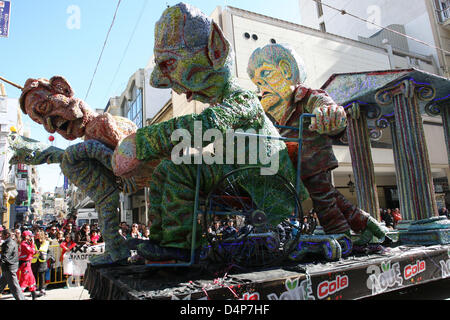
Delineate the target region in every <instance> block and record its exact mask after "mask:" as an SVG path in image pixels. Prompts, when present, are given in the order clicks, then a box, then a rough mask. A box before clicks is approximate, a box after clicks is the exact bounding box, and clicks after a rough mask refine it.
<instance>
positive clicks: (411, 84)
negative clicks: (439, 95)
mask: <svg viewBox="0 0 450 320" xmlns="http://www.w3.org/2000/svg"><path fill="white" fill-rule="evenodd" d="M396 95H404V96H405V97H406V98H413V97H414V96H416V97H417V98H418V99H419V100H422V101H431V100H432V99H433V98H434V97H435V95H436V90H435V89H434V88H433V87H432V86H431V85H429V84H427V83H419V82H416V81H414V79H412V78H407V79H403V80H401V81H399V82H396V83H395V84H393V85H390V86H387V87H384V88H383V89H381V90H378V91H377V92H376V93H375V101H376V102H377V103H378V104H379V105H382V106H384V105H389V104H392V102H393V98H394V96H396Z"/></svg>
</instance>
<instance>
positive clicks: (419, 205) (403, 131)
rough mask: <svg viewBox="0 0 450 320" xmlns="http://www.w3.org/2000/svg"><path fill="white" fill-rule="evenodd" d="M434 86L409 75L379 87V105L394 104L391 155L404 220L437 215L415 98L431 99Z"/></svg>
mask: <svg viewBox="0 0 450 320" xmlns="http://www.w3.org/2000/svg"><path fill="white" fill-rule="evenodd" d="M434 94H435V90H434V89H433V88H432V87H431V86H429V85H426V84H418V83H416V82H415V81H414V80H412V79H405V80H402V81H400V82H398V83H396V84H395V85H392V86H391V87H387V88H384V89H382V90H380V91H378V92H377V93H376V95H375V99H376V101H377V103H378V104H380V105H388V104H393V106H394V116H395V132H393V133H394V134H393V136H394V138H393V142H394V143H395V146H394V158H395V159H396V160H395V164H396V171H397V184H398V187H399V190H400V191H401V198H400V199H401V201H400V210H401V211H400V212H401V214H402V216H403V218H404V219H405V220H422V219H427V218H431V217H433V216H437V206H436V200H435V198H434V187H433V180H432V175H431V168H430V161H429V158H428V149H427V146H426V141H425V134H424V131H423V124H422V116H421V114H420V108H419V103H418V100H419V99H420V100H423V101H430V100H431V99H433V97H434Z"/></svg>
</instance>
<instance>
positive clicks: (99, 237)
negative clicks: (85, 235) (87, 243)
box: [97, 229, 105, 243]
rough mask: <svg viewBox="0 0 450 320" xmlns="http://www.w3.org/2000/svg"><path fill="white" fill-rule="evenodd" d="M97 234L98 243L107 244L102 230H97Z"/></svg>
mask: <svg viewBox="0 0 450 320" xmlns="http://www.w3.org/2000/svg"><path fill="white" fill-rule="evenodd" d="M97 234H98V241H97V243H103V242H105V240H104V239H103V235H102V232H101V231H100V229H98V230H97Z"/></svg>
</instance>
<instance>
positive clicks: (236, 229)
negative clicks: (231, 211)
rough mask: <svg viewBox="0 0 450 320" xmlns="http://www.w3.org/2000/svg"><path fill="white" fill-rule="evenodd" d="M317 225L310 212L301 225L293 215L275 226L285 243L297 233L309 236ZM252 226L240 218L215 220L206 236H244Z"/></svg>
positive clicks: (220, 237) (313, 214) (316, 219)
mask: <svg viewBox="0 0 450 320" xmlns="http://www.w3.org/2000/svg"><path fill="white" fill-rule="evenodd" d="M318 225H319V219H318V218H317V214H316V213H315V212H314V210H311V211H310V212H309V213H308V214H306V215H305V216H304V217H303V223H300V221H299V219H298V218H297V217H296V216H295V215H294V214H293V215H292V216H291V217H290V218H288V219H286V221H285V223H280V224H278V225H277V226H276V228H277V232H278V234H279V236H280V241H281V242H285V241H287V240H288V239H289V238H291V237H295V236H296V235H297V233H298V232H300V233H301V234H311V233H313V232H314V230H315V229H316V227H317V226H318ZM253 228H254V227H253V225H252V224H251V223H248V220H245V219H242V218H241V217H235V218H234V219H232V218H227V219H226V220H220V219H216V220H214V222H213V223H212V224H211V226H210V227H209V228H208V234H209V235H211V236H212V237H213V238H215V239H222V240H226V239H232V238H238V237H240V236H245V235H247V234H249V233H251V232H252V231H253Z"/></svg>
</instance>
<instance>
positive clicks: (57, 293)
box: [0, 286, 90, 300]
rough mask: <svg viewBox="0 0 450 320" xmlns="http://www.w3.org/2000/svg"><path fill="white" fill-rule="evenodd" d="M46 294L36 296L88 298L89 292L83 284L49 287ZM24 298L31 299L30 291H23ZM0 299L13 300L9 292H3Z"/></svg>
mask: <svg viewBox="0 0 450 320" xmlns="http://www.w3.org/2000/svg"><path fill="white" fill-rule="evenodd" d="M46 293H47V294H46V295H45V296H42V297H39V298H37V300H90V296H89V292H88V291H87V290H85V289H84V287H83V286H79V287H70V288H67V287H65V288H58V287H55V288H51V287H49V288H48V289H47V291H46ZM25 298H26V299H27V300H31V293H29V292H25ZM0 300H14V297H13V296H12V295H11V294H3V296H1V297H0Z"/></svg>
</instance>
